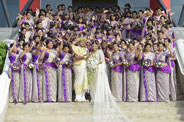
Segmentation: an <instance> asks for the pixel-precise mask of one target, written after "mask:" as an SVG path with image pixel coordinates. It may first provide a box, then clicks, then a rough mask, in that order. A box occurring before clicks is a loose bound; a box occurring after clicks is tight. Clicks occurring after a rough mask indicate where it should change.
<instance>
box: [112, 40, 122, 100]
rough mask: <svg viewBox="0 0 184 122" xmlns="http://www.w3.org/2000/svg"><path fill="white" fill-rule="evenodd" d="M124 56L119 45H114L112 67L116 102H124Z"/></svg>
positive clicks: (113, 90) (113, 92)
mask: <svg viewBox="0 0 184 122" xmlns="http://www.w3.org/2000/svg"><path fill="white" fill-rule="evenodd" d="M123 59H124V56H123V55H122V53H120V51H119V47H118V44H117V43H114V53H113V55H112V58H111V60H112V62H113V63H112V67H111V90H112V94H113V95H114V97H115V98H116V101H123V98H122V97H123V65H122V61H123Z"/></svg>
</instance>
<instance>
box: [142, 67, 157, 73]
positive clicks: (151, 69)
mask: <svg viewBox="0 0 184 122" xmlns="http://www.w3.org/2000/svg"><path fill="white" fill-rule="evenodd" d="M143 68H144V69H146V70H148V71H149V72H156V68H155V67H154V66H150V67H146V66H143Z"/></svg>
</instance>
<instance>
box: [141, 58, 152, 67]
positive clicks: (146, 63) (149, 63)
mask: <svg viewBox="0 0 184 122" xmlns="http://www.w3.org/2000/svg"><path fill="white" fill-rule="evenodd" d="M143 65H144V66H146V67H149V66H151V61H150V60H144V61H143Z"/></svg>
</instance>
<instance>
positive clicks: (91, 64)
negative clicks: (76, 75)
mask: <svg viewBox="0 0 184 122" xmlns="http://www.w3.org/2000/svg"><path fill="white" fill-rule="evenodd" d="M97 68H98V60H97V59H96V58H95V57H90V58H88V60H87V77H88V83H89V84H91V83H92V82H93V81H94V79H95V77H96V72H97Z"/></svg>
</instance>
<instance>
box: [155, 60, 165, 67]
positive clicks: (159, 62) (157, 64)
mask: <svg viewBox="0 0 184 122" xmlns="http://www.w3.org/2000/svg"><path fill="white" fill-rule="evenodd" d="M155 66H156V67H157V68H162V67H163V63H162V62H161V61H157V62H156V63H155Z"/></svg>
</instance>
